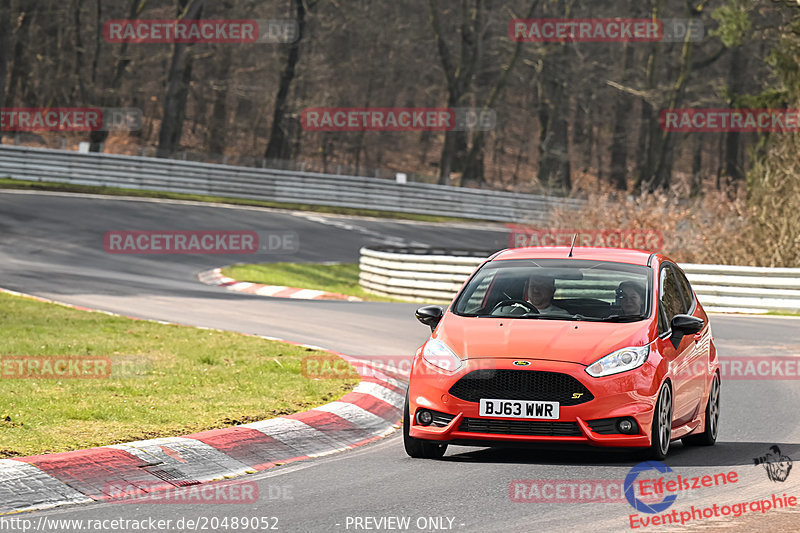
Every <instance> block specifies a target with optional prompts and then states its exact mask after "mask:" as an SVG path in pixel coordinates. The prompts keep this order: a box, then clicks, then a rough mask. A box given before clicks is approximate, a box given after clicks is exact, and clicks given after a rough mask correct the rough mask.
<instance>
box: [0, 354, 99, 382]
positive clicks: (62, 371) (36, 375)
mask: <svg viewBox="0 0 800 533" xmlns="http://www.w3.org/2000/svg"><path fill="white" fill-rule="evenodd" d="M0 368H2V370H1V371H0V378H2V379H103V378H108V377H109V376H110V375H111V358H109V357H94V356H61V355H4V356H2V357H0Z"/></svg>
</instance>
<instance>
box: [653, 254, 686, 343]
mask: <svg viewBox="0 0 800 533" xmlns="http://www.w3.org/2000/svg"><path fill="white" fill-rule="evenodd" d="M658 293H659V298H660V303H661V307H662V309H664V314H665V315H666V316H665V318H666V321H667V328H669V324H670V323H671V322H672V317H674V316H675V315H678V314H681V313H683V312H684V305H685V304H684V302H683V297H682V295H681V289H680V287H679V286H678V282H677V281H676V279H675V274H674V269H673V268H672V266H671V265H669V264H667V265H663V266H662V267H661V274H660V276H659V290H658Z"/></svg>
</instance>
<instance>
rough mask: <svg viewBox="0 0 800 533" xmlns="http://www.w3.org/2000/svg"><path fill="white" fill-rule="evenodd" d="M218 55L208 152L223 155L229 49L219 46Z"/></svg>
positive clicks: (226, 121) (228, 87)
mask: <svg viewBox="0 0 800 533" xmlns="http://www.w3.org/2000/svg"><path fill="white" fill-rule="evenodd" d="M217 53H218V54H219V55H220V60H219V67H218V68H219V85H218V86H213V85H212V89H213V91H214V92H215V93H216V94H215V95H214V104H213V106H212V108H211V120H210V121H209V125H208V134H207V135H208V136H207V139H208V151H209V152H210V153H212V154H222V153H225V140H226V139H227V129H228V90H229V89H230V83H229V82H228V80H229V78H230V72H231V47H230V46H229V45H225V44H223V45H221V46H220V47H219V49H218V50H217Z"/></svg>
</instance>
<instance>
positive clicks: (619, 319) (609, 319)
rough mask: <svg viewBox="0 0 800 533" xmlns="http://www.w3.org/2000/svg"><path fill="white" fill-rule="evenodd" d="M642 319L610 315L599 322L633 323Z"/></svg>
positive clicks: (634, 316) (631, 316) (632, 316)
mask: <svg viewBox="0 0 800 533" xmlns="http://www.w3.org/2000/svg"><path fill="white" fill-rule="evenodd" d="M642 318H644V317H643V316H642V315H611V316H607V317H605V318H601V319H600V321H601V322H635V321H637V320H641V319H642Z"/></svg>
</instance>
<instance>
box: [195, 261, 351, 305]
mask: <svg viewBox="0 0 800 533" xmlns="http://www.w3.org/2000/svg"><path fill="white" fill-rule="evenodd" d="M197 279H199V280H200V281H202V282H203V283H205V284H206V285H216V286H219V287H224V288H226V289H228V290H229V291H235V292H244V293H247V294H257V295H259V296H271V297H273V298H294V299H298V300H347V301H348V302H361V301H363V300H362V299H361V298H359V297H357V296H347V295H346V294H339V293H336V292H325V291H317V290H314V289H298V288H297V287H284V286H283V285H261V284H260V283H250V282H249V281H238V280H235V279H233V278H229V277H227V276H223V275H222V268H215V269H213V270H207V271H205V272H201V273H199V274H198V275H197Z"/></svg>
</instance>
